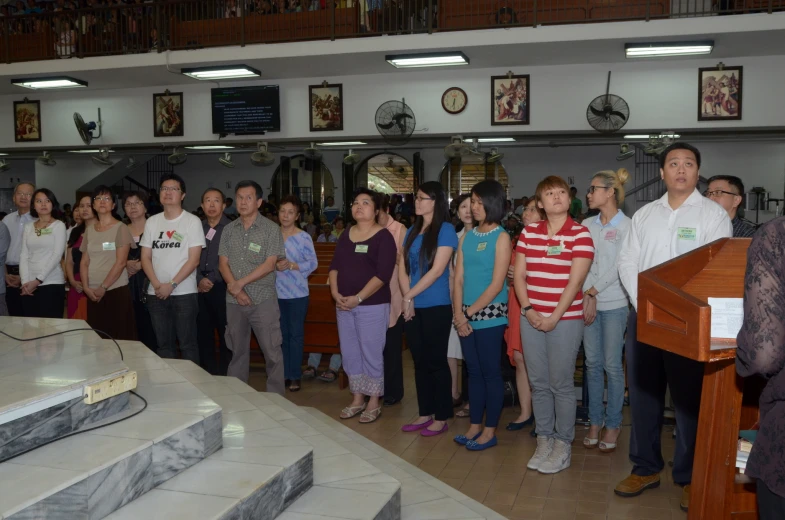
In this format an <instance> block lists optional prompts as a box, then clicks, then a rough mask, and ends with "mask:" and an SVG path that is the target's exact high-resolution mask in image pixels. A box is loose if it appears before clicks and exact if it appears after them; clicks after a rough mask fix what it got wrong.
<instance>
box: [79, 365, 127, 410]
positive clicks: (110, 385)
mask: <svg viewBox="0 0 785 520" xmlns="http://www.w3.org/2000/svg"><path fill="white" fill-rule="evenodd" d="M136 379H137V377H136V372H134V371H129V372H127V373H125V374H123V375H121V376H118V377H114V378H112V379H105V380H103V381H100V382H98V383H93V384H92V385H87V386H85V387H84V403H85V404H95V403H99V402H101V401H104V400H106V399H109V398H110V397H114V396H116V395H119V394H122V393H123V392H128V391H129V390H133V389H135V388H136Z"/></svg>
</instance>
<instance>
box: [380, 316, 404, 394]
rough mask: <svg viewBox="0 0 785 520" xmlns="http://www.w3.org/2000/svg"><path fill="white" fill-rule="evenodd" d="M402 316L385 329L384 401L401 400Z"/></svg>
mask: <svg viewBox="0 0 785 520" xmlns="http://www.w3.org/2000/svg"><path fill="white" fill-rule="evenodd" d="M402 349H403V316H401V317H399V318H398V322H397V323H396V324H395V325H393V326H392V327H390V328H389V329H387V340H386V341H385V343H384V399H385V400H386V401H400V400H401V399H403V350H402Z"/></svg>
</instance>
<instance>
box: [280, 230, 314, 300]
mask: <svg viewBox="0 0 785 520" xmlns="http://www.w3.org/2000/svg"><path fill="white" fill-rule="evenodd" d="M284 248H285V249H286V259H287V260H289V261H290V262H294V263H296V264H297V265H298V266H299V267H300V269H299V270H295V269H292V270H287V271H276V273H275V289H276V291H278V298H279V299H281V300H291V299H293V298H305V297H306V296H308V294H309V292H308V277H309V276H310V275H311V273H312V272H314V271H315V270H316V267H317V266H318V265H319V262H318V260H317V259H316V251H315V250H314V248H313V239H312V238H311V235H309V234H308V233H306V232H304V231H301V232H300V233H297V234H296V235H292V236H290V237H289V238H287V239H286V242H284Z"/></svg>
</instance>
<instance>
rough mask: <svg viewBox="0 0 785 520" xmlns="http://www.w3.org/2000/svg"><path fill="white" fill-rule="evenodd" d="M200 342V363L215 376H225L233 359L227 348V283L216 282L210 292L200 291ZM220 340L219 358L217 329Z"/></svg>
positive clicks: (197, 321) (197, 332)
mask: <svg viewBox="0 0 785 520" xmlns="http://www.w3.org/2000/svg"><path fill="white" fill-rule="evenodd" d="M196 323H197V325H196V336H197V341H198V343H199V364H200V365H201V366H202V368H204V369H205V370H207V371H208V372H209V373H210V374H212V375H214V376H225V375H226V371H227V369H228V368H229V362H230V361H231V360H232V352H231V351H230V350H229V349H228V348H226V338H225V334H224V333H225V332H226V284H225V283H216V284H214V285H213V288H212V289H210V291H209V292H206V293H199V315H198V317H197V319H196ZM216 329H217V330H218V338H219V342H220V347H219V353H218V359H216V357H215V331H216Z"/></svg>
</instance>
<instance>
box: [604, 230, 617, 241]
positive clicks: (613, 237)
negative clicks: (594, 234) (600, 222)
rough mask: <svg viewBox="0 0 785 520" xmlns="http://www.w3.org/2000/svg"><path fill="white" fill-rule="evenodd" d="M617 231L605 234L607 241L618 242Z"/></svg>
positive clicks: (609, 231)
mask: <svg viewBox="0 0 785 520" xmlns="http://www.w3.org/2000/svg"><path fill="white" fill-rule="evenodd" d="M617 231H618V230H617V229H609V230H608V231H606V232H605V240H616V232H617Z"/></svg>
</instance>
